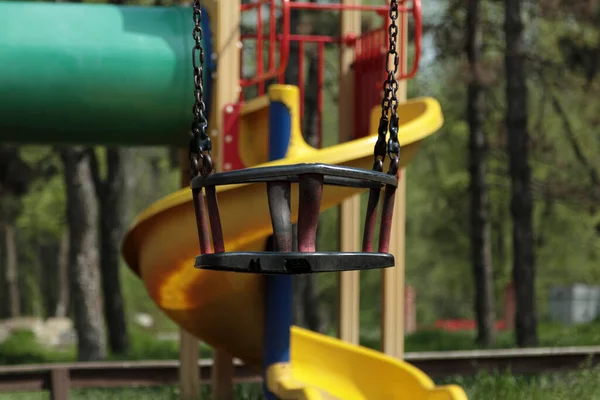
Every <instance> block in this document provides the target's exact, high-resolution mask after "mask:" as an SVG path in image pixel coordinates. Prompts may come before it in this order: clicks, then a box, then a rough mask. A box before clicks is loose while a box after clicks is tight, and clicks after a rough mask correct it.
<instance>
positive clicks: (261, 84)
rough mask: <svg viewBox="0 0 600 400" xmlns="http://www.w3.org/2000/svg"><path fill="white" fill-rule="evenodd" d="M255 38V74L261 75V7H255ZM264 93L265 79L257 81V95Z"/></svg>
mask: <svg viewBox="0 0 600 400" xmlns="http://www.w3.org/2000/svg"><path fill="white" fill-rule="evenodd" d="M256 12H257V17H256V18H257V19H258V21H257V25H256V31H257V40H256V75H257V76H262V75H263V63H264V60H263V21H262V7H258V9H257V11H256ZM263 94H265V81H264V80H261V81H260V82H258V95H259V96H262V95H263Z"/></svg>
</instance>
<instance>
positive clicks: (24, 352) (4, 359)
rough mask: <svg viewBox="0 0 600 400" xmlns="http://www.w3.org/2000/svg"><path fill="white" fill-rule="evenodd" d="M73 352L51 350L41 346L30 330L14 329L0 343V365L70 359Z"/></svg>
mask: <svg viewBox="0 0 600 400" xmlns="http://www.w3.org/2000/svg"><path fill="white" fill-rule="evenodd" d="M74 359H75V353H74V352H69V351H67V352H62V351H53V350H49V349H47V348H45V347H44V346H42V345H41V344H40V343H39V342H38V341H37V340H36V338H35V335H34V334H33V333H32V332H30V331H25V330H23V331H15V332H13V333H12V335H11V336H9V337H8V339H6V340H5V341H4V342H2V343H0V365H14V364H41V363H49V362H62V361H72V360H74Z"/></svg>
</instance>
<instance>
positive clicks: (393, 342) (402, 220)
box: [381, 170, 406, 358]
mask: <svg viewBox="0 0 600 400" xmlns="http://www.w3.org/2000/svg"><path fill="white" fill-rule="evenodd" d="M401 174H402V175H401V180H400V183H399V185H398V190H397V192H396V204H395V206H394V219H393V221H392V232H391V235H390V253H392V254H393V255H394V257H395V259H396V266H395V267H394V268H385V269H384V270H383V276H382V285H383V290H382V295H383V298H382V299H381V304H382V307H383V309H382V313H381V316H382V327H381V334H382V344H383V349H382V350H383V352H384V353H386V354H388V355H391V356H394V357H398V358H402V357H403V355H404V241H405V226H406V207H405V204H406V170H402V172H401Z"/></svg>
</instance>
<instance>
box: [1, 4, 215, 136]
mask: <svg viewBox="0 0 600 400" xmlns="http://www.w3.org/2000/svg"><path fill="white" fill-rule="evenodd" d="M192 28H193V20H192V12H191V8H181V7H129V6H113V5H100V4H96V5H94V4H69V3H62V4H61V3H59V4H57V3H37V2H14V1H11V2H2V1H0V142H12V143H21V144H65V145H69V144H83V145H138V146H143V145H161V146H162V145H180V146H187V141H188V132H189V128H190V123H191V121H192V104H193V86H194V85H193V76H192V72H193V71H192V59H191V57H192V46H193V39H192ZM204 32H205V34H204V38H205V52H206V57H205V60H206V61H207V62H211V61H210V60H211V47H210V37H211V36H210V32H209V29H208V18H204ZM212 69H213V66H212V65H206V67H205V80H204V81H205V85H206V86H207V87H206V103H207V106H208V105H210V101H209V98H210V81H209V77H210V75H211V74H210V71H211V70H212Z"/></svg>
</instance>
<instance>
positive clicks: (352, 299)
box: [338, 0, 361, 344]
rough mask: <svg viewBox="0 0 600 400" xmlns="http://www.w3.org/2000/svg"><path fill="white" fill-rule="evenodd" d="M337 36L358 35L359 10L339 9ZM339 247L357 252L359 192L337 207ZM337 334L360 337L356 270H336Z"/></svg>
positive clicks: (344, 92)
mask: <svg viewBox="0 0 600 400" xmlns="http://www.w3.org/2000/svg"><path fill="white" fill-rule="evenodd" d="M341 2H342V4H345V5H360V0H342V1H341ZM340 14H341V15H340V18H341V32H340V34H341V37H342V38H343V37H345V36H346V35H349V34H359V33H360V30H361V27H360V13H359V12H355V11H342V12H341V13H340ZM353 61H354V51H353V49H352V48H350V47H348V46H346V45H344V44H343V43H342V44H341V45H340V77H339V91H340V93H339V102H338V110H339V115H338V119H339V141H340V142H345V141H348V140H350V139H352V137H351V133H352V118H351V116H352V114H353V113H354V110H353V105H354V102H353V99H354V96H355V93H354V74H353V71H352V62H353ZM339 210H340V211H339V215H340V222H339V227H340V228H339V229H340V250H341V251H345V252H346V251H347V252H351V251H358V250H359V248H360V195H356V196H353V197H351V198H350V199H348V200H346V201H344V202H343V203H342V204H341V206H340V209H339ZM339 307H340V309H339V317H338V318H339V325H338V326H339V327H338V332H339V337H340V339H342V340H345V341H347V342H350V343H354V344H358V343H359V339H360V273H359V271H348V272H342V273H340V279H339Z"/></svg>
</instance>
